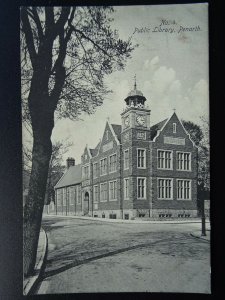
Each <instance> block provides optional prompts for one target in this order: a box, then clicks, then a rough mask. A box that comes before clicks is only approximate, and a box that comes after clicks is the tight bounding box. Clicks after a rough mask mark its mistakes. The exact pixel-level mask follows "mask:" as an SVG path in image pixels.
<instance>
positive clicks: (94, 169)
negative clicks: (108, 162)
mask: <svg viewBox="0 0 225 300" xmlns="http://www.w3.org/2000/svg"><path fill="white" fill-rule="evenodd" d="M97 177H98V163H97V162H96V163H93V178H97Z"/></svg>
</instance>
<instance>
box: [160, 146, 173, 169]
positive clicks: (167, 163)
mask: <svg viewBox="0 0 225 300" xmlns="http://www.w3.org/2000/svg"><path fill="white" fill-rule="evenodd" d="M172 168H173V166H172V151H165V150H158V169H170V170H171V169H172Z"/></svg>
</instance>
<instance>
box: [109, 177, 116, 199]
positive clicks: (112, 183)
mask: <svg viewBox="0 0 225 300" xmlns="http://www.w3.org/2000/svg"><path fill="white" fill-rule="evenodd" d="M116 198H117V182H116V180H114V181H110V182H109V200H116Z"/></svg>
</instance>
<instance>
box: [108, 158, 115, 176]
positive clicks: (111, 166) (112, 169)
mask: <svg viewBox="0 0 225 300" xmlns="http://www.w3.org/2000/svg"><path fill="white" fill-rule="evenodd" d="M115 171H116V154H113V155H110V156H109V173H112V172H115Z"/></svg>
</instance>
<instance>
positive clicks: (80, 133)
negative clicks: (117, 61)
mask: <svg viewBox="0 0 225 300" xmlns="http://www.w3.org/2000/svg"><path fill="white" fill-rule="evenodd" d="M115 10H116V11H115V13H114V16H113V17H114V21H113V23H112V27H113V28H115V29H117V30H118V33H119V36H120V38H122V39H127V38H128V37H129V36H131V35H132V41H133V43H134V44H136V43H137V44H139V46H138V48H136V49H135V50H134V51H133V53H132V58H131V59H129V60H128V61H127V64H126V67H125V70H124V71H117V72H115V73H113V74H111V75H109V76H108V77H107V78H106V83H107V85H108V87H109V88H110V89H111V90H112V91H113V92H112V93H111V94H109V95H107V97H106V99H105V101H104V102H103V105H102V106H100V107H98V108H97V110H96V112H95V114H93V115H82V116H81V119H82V120H80V121H71V120H68V119H64V120H57V121H56V122H55V128H54V129H53V133H52V141H53V142H55V141H59V140H60V141H61V140H64V139H67V141H70V142H73V146H71V147H70V149H69V151H68V152H67V153H66V154H65V155H64V160H66V158H67V157H74V158H75V160H76V163H80V157H81V155H82V153H83V150H84V148H85V146H86V144H88V146H89V147H90V148H94V147H95V146H96V145H97V144H98V142H99V140H100V138H101V137H102V135H103V131H104V128H105V124H106V121H107V118H109V120H110V122H111V123H112V124H121V116H120V114H121V112H122V111H123V108H124V107H125V102H124V99H125V98H126V96H127V94H128V93H129V92H130V91H131V90H132V89H133V86H134V75H135V74H136V78H137V88H138V89H139V90H141V91H142V93H143V94H144V96H145V97H146V99H147V101H146V105H148V106H149V108H150V110H151V125H154V124H155V123H157V122H160V121H162V120H164V119H166V118H168V117H169V116H171V114H172V113H173V111H174V109H175V110H176V113H177V115H178V117H179V118H180V119H184V120H190V121H193V122H195V123H197V124H200V122H201V121H200V116H203V115H204V116H206V117H208V114H209V111H208V109H209V91H208V89H209V87H208V85H209V83H208V6H207V4H185V5H184V4H180V5H155V6H152V5H151V6H126V7H125V6H121V7H115ZM162 20H163V21H162ZM161 23H162V25H161V26H159V25H160V24H161ZM25 141H26V138H25V136H24V142H25Z"/></svg>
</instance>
